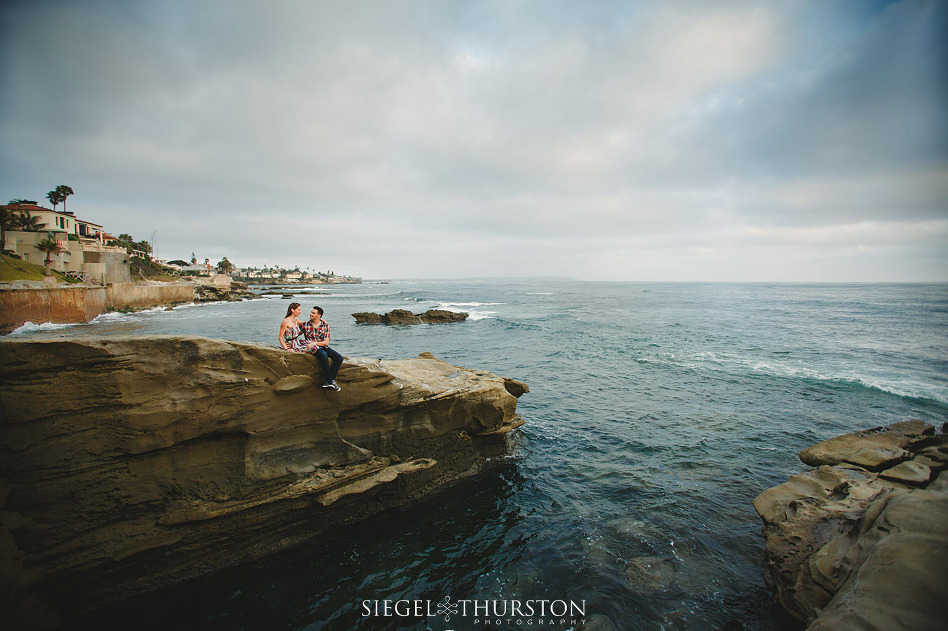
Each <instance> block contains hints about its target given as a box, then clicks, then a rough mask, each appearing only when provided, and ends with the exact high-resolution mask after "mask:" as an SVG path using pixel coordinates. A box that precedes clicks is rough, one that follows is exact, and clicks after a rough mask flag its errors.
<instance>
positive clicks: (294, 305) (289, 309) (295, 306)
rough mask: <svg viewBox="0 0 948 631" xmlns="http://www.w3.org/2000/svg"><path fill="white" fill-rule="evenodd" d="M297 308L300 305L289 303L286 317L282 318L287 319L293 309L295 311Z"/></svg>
mask: <svg viewBox="0 0 948 631" xmlns="http://www.w3.org/2000/svg"><path fill="white" fill-rule="evenodd" d="M298 306H300V303H298V302H291V303H290V306H289V307H287V308H286V315H285V316H283V317H284V318H289V317H290V315H291V314H292V313H293V309H296V308H297V307H298Z"/></svg>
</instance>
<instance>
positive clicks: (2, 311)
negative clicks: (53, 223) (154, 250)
mask: <svg viewBox="0 0 948 631" xmlns="http://www.w3.org/2000/svg"><path fill="white" fill-rule="evenodd" d="M193 301H194V285H193V284H191V283H176V284H166V285H152V284H139V283H112V284H110V285H108V286H107V287H89V286H87V285H56V286H50V287H11V288H5V289H2V290H0V333H6V332H9V331H11V330H13V329H15V328H16V327H18V326H21V325H22V324H23V323H24V322H34V323H37V324H39V323H42V322H56V323H73V322H88V321H89V320H92V319H93V318H95V317H96V316H98V315H100V314H102V313H105V312H106V311H112V310H125V309H147V308H150V307H157V306H161V305H173V304H181V303H186V302H193Z"/></svg>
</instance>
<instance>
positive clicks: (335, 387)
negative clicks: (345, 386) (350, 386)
mask: <svg viewBox="0 0 948 631" xmlns="http://www.w3.org/2000/svg"><path fill="white" fill-rule="evenodd" d="M332 389H333V390H335V391H336V392H339V391H340V390H342V388H340V387H339V384H338V383H336V382H335V381H333V382H332Z"/></svg>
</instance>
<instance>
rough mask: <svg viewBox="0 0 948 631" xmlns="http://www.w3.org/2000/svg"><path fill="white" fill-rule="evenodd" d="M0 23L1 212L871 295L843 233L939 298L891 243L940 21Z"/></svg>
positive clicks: (472, 265) (517, 14) (916, 193)
mask: <svg viewBox="0 0 948 631" xmlns="http://www.w3.org/2000/svg"><path fill="white" fill-rule="evenodd" d="M0 11H2V13H0V17H2V20H3V26H4V30H5V32H6V33H7V34H8V37H5V38H4V40H3V42H2V43H0V47H2V48H0V134H2V135H3V137H4V140H5V142H4V143H2V146H0V164H2V168H0V193H2V194H6V195H8V197H24V196H25V197H34V198H40V197H42V195H43V194H44V192H43V191H46V190H49V189H51V188H52V187H53V186H55V185H56V184H59V183H69V184H70V185H71V186H73V188H74V189H76V191H77V194H76V196H75V197H74V198H73V199H71V200H70V204H71V206H70V208H71V209H73V208H74V209H75V210H76V211H77V212H82V213H83V214H84V215H85V214H88V216H89V218H90V219H91V220H93V221H96V222H98V223H102V224H104V225H105V226H106V227H107V228H109V229H111V230H113V231H114V232H131V233H132V234H135V235H136V236H139V237H142V236H144V235H148V234H150V233H151V232H152V231H157V232H158V234H159V249H158V250H159V254H164V253H167V254H168V256H169V258H174V257H181V256H190V252H191V251H195V252H197V251H199V250H201V251H203V252H204V253H205V254H204V255H206V256H209V257H210V258H214V259H215V260H216V259H218V258H219V257H221V256H224V255H226V256H228V257H229V258H230V259H231V260H232V261H235V262H237V263H238V264H252V263H256V264H261V263H262V262H267V263H270V264H273V263H282V264H291V265H296V264H299V265H302V266H311V267H318V268H320V269H324V268H328V267H333V268H334V269H336V270H340V271H348V272H351V273H359V274H364V275H366V276H385V275H405V276H430V275H435V276H444V275H460V276H471V275H477V274H510V275H531V274H541V275H545V274H549V273H556V274H566V275H569V274H571V273H577V274H581V275H584V276H588V277H602V278H630V279H648V278H655V279H688V278H698V277H701V278H707V277H708V274H709V273H715V274H720V275H721V276H720V278H721V279H736V280H739V279H750V278H752V277H753V278H758V277H759V270H762V269H764V270H769V272H770V273H772V274H773V275H774V278H778V277H779V278H785V277H786V278H791V279H792V275H793V270H804V271H806V278H807V279H808V280H818V279H820V278H822V279H825V280H848V279H852V278H865V279H871V278H872V276H870V275H868V274H869V273H870V271H871V270H870V268H871V269H872V270H875V269H876V268H877V266H870V267H866V268H865V269H866V270H867V271H866V272H864V273H863V272H860V271H859V269H860V265H864V262H865V259H864V256H863V255H862V254H860V253H859V252H857V251H851V250H850V246H851V245H852V237H853V235H854V234H862V235H866V236H867V238H868V236H872V239H871V241H872V245H871V247H872V248H874V252H875V253H876V254H877V255H878V256H880V257H883V258H884V261H885V264H886V265H887V266H888V267H887V268H886V269H887V270H889V271H887V272H886V274H885V277H886V278H903V279H905V280H911V279H942V280H945V279H946V270H948V265H946V264H945V263H948V261H946V257H948V254H944V255H941V256H934V257H933V256H931V255H930V250H929V248H931V247H932V245H931V244H932V241H931V238H932V237H931V235H932V234H935V235H943V233H942V232H939V231H938V230H937V229H936V230H934V232H933V233H932V232H926V229H921V230H916V229H915V228H912V226H916V227H918V226H927V227H928V228H931V227H932V226H935V227H937V226H940V225H942V224H941V223H939V222H941V221H944V220H945V218H946V216H948V208H946V200H948V195H946V192H948V191H946V176H945V174H946V173H948V164H946V162H948V115H946V114H948V111H946V110H948V83H946V82H948V80H946V77H948V72H946V70H948V68H946V66H948V64H946V61H945V60H946V59H948V54H946V53H948V50H946V44H945V42H946V41H948V38H946V35H948V34H946V32H945V31H946V28H945V25H946V24H948V19H945V18H946V17H948V16H946V13H948V9H946V8H945V6H944V5H942V4H940V3H927V2H922V1H920V0H919V1H913V0H905V1H903V2H894V3H888V2H880V3H851V2H842V1H840V2H820V3H814V2H794V3H785V2H773V3H745V2H736V1H735V2H725V3H715V4H714V6H708V5H707V4H706V3H700V2H693V3H692V2H686V3H675V4H674V5H670V4H668V3H661V2H636V3H627V2H590V3H581V4H578V3H567V2H560V3H555V2H554V3H549V2H544V3H537V2H522V3H510V2H499V1H498V2H485V3H440V2H428V1H422V0H418V1H404V2H377V3H359V4H353V3H344V2H328V1H327V2H298V1H291V0H281V1H279V2H271V3H259V2H252V1H249V0H248V1H231V2H222V1H214V2H211V1H203V2H192V3H183V2H177V1H175V0H164V1H158V2H143V1H142V2H127V3H121V4H120V5H116V4H115V3H111V2H104V1H101V2H100V1H91V0H78V1H73V2H52V1H48V2H19V3H8V4H7V5H5V8H4V9H2V10H0ZM44 187H45V188H44ZM903 225H904V226H907V227H906V228H905V229H904V230H901V229H900V230H886V229H883V228H880V229H879V230H877V231H875V232H873V230H874V229H873V228H871V226H880V227H885V226H890V227H891V226H903ZM860 226H861V228H853V227H860ZM854 231H855V232H854ZM870 233H871V234H870ZM741 235H743V237H742V236H741ZM748 235H754V236H758V237H759V236H763V235H766V238H765V239H763V241H766V242H767V243H769V244H770V245H769V246H768V247H771V248H772V249H771V250H769V251H762V250H761V249H760V248H761V246H760V245H759V242H754V240H748V239H747V238H746V237H747V236H748ZM807 235H809V236H810V237H812V236H813V235H820V236H819V237H818V238H815V239H810V238H808V236H807ZM926 235H927V236H926ZM886 239H889V242H888V246H890V247H888V248H887V247H886ZM938 239H941V241H939V243H942V242H943V241H944V238H943V236H939V237H937V238H936V241H937V240H938ZM316 244H318V245H316ZM833 244H836V245H837V246H838V248H839V256H840V257H844V258H842V259H840V260H838V261H837V262H836V263H834V264H833V265H827V263H826V258H825V256H826V255H825V252H824V250H825V249H826V248H831V247H832V246H833ZM165 248H167V249H165ZM564 252H569V253H570V254H569V256H568V257H566V256H564ZM198 253H199V254H201V252H198ZM845 257H848V258H845ZM202 258H203V256H202ZM433 259H435V260H438V261H439V263H438V264H437V265H432V260H433ZM725 260H727V261H731V262H730V263H728V264H727V265H724V264H723V263H722V261H725ZM752 260H753V261H756V262H759V261H761V260H767V261H773V263H772V265H763V266H762V265H759V264H758V263H755V264H751V261H752ZM919 261H928V263H927V264H928V267H927V268H926V267H925V265H924V264H921V263H919ZM748 270H754V271H753V273H751V272H750V271H748ZM842 270H845V272H843V271H842Z"/></svg>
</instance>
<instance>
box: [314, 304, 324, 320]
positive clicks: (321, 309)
mask: <svg viewBox="0 0 948 631" xmlns="http://www.w3.org/2000/svg"><path fill="white" fill-rule="evenodd" d="M313 309H315V310H316V311H318V312H319V317H320V318H321V317H323V308H322V307H313Z"/></svg>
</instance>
